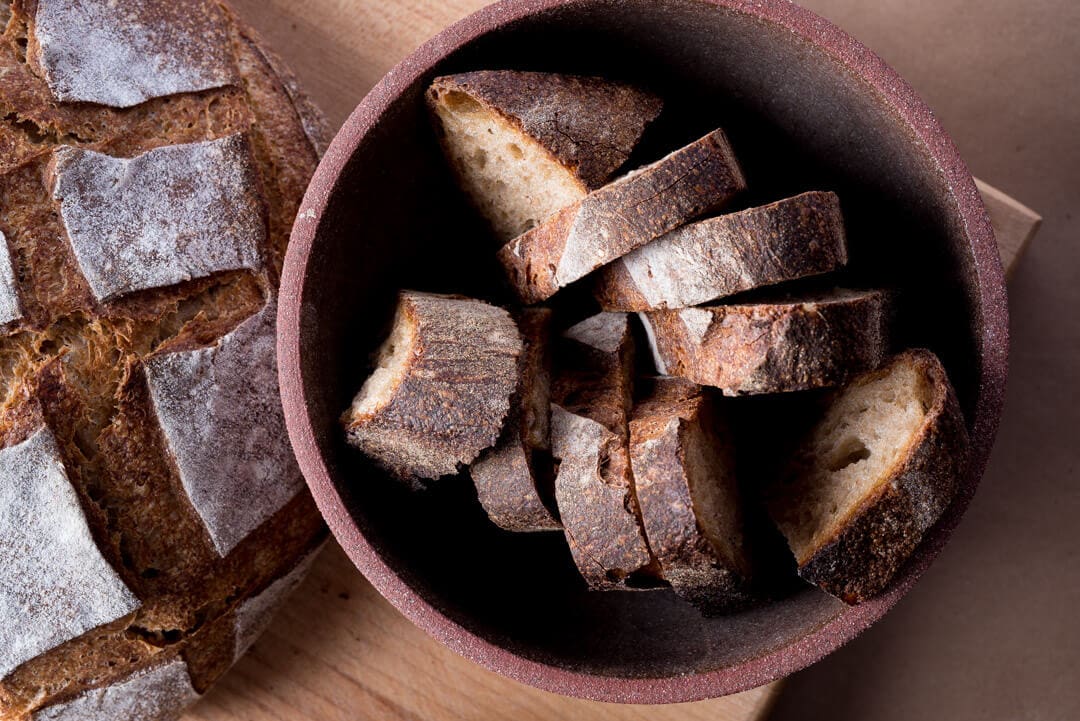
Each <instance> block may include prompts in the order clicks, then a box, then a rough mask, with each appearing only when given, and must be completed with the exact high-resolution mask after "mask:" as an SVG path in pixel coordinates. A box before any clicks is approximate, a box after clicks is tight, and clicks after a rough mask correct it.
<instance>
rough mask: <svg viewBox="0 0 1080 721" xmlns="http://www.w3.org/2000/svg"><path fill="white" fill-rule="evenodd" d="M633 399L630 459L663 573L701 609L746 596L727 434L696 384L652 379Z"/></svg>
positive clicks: (716, 609)
mask: <svg viewBox="0 0 1080 721" xmlns="http://www.w3.org/2000/svg"><path fill="white" fill-rule="evenodd" d="M648 385H649V387H648V389H647V390H646V391H645V394H644V397H643V398H642V400H641V401H639V402H638V403H637V405H635V406H634V412H633V418H632V420H631V421H630V460H631V463H632V466H633V471H634V484H635V488H636V491H637V501H638V506H639V507H640V508H641V519H642V523H643V524H644V526H645V532H646V535H647V536H648V540H649V547H650V548H651V549H652V551H653V553H655V554H656V559H657V561H658V562H659V564H660V569H661V572H662V574H663V577H664V579H665V580H666V581H668V583H670V584H671V587H672V588H673V589H674V590H675V593H676V594H678V595H679V596H680V597H681V598H684V599H686V600H687V601H689V602H690V603H692V604H693V605H694V606H696V607H697V608H698V609H699V610H701V611H702V612H703V613H705V614H707V615H715V614H718V613H722V612H724V611H728V610H733V609H735V608H737V607H739V606H741V605H743V604H745V603H746V601H747V599H748V598H749V594H748V592H747V588H748V587H747V579H748V578H749V576H750V558H749V555H748V553H747V552H746V549H745V547H744V534H743V520H742V511H741V508H740V503H741V501H740V498H739V489H738V485H737V483H736V480H735V460H734V447H733V445H732V439H731V438H730V435H729V433H728V430H727V427H726V424H725V423H724V421H723V420H722V418H721V416H720V413H719V409H718V408H716V405H715V404H714V403H713V402H712V401H711V400H710V398H709V396H708V395H707V394H706V392H705V391H704V390H703V389H702V387H701V386H699V385H697V384H696V383H691V382H689V381H686V380H683V379H681V378H656V379H652V380H651V381H650V382H649V384H648Z"/></svg>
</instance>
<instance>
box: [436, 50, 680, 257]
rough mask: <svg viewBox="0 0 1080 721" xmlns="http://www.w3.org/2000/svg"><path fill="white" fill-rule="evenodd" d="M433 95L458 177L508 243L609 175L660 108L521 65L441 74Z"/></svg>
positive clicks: (600, 84) (619, 88) (596, 81)
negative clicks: (516, 67) (533, 70)
mask: <svg viewBox="0 0 1080 721" xmlns="http://www.w3.org/2000/svg"><path fill="white" fill-rule="evenodd" d="M427 101H428V107H429V108H430V110H431V111H432V113H433V115H434V116H435V118H436V119H437V121H438V127H439V129H440V131H441V132H440V140H441V142H442V145H443V149H444V151H445V152H446V155H447V157H448V158H449V160H450V162H451V165H452V166H453V168H454V170H455V172H456V173H457V176H458V179H459V182H460V183H461V185H462V187H463V188H464V189H465V191H466V192H467V193H468V194H469V196H470V197H471V198H472V200H473V202H474V203H475V204H476V206H477V208H478V209H479V210H480V212H481V213H482V214H483V215H484V216H485V217H486V218H487V219H488V221H489V222H490V223H491V225H492V227H493V228H494V229H495V232H496V234H497V235H498V237H499V239H500V240H501V241H502V242H506V241H508V240H510V239H511V238H514V237H516V236H518V235H520V234H521V233H524V232H525V231H527V230H529V228H531V227H533V226H535V225H537V224H539V223H540V222H542V221H543V220H545V219H546V218H547V217H548V216H550V215H552V214H553V213H555V212H556V211H558V210H560V209H561V208H564V207H566V206H567V205H570V204H572V203H574V202H575V201H577V200H580V199H581V198H583V197H584V196H585V194H586V193H588V192H589V191H590V190H593V189H595V188H598V187H600V186H601V185H603V184H604V183H605V182H607V180H608V179H609V178H610V177H611V175H612V173H614V172H615V171H616V170H618V169H619V168H620V167H621V166H622V165H623V163H625V162H626V159H627V157H628V156H629V155H630V153H631V151H632V150H633V149H634V146H635V145H636V144H637V141H638V139H639V138H640V137H641V134H642V133H643V132H644V131H645V128H646V126H648V124H649V123H651V122H652V121H653V120H654V119H655V118H656V116H657V115H659V113H660V109H661V107H662V105H663V103H662V102H661V101H660V99H659V98H657V97H656V96H654V95H652V94H650V93H647V92H644V91H642V90H638V89H637V88H634V87H631V86H629V85H624V84H622V83H614V82H611V81H609V80H604V79H602V78H588V77H577V76H572V75H559V74H554V73H535V72H522V71H517V70H484V71H478V72H471V73H460V74H458V75H448V76H444V77H440V78H436V79H435V81H434V82H433V83H432V84H431V87H430V88H429V89H428V92H427Z"/></svg>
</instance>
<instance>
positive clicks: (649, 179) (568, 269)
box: [498, 130, 746, 303]
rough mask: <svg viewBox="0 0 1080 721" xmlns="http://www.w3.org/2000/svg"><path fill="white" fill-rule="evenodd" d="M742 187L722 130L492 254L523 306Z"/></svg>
mask: <svg viewBox="0 0 1080 721" xmlns="http://www.w3.org/2000/svg"><path fill="white" fill-rule="evenodd" d="M745 187H746V181H745V180H744V178H743V175H742V171H741V170H740V169H739V165H738V163H737V162H736V160H735V154H734V153H733V152H732V150H731V146H730V145H729V144H728V141H727V138H726V137H725V136H724V133H723V131H722V130H715V131H713V132H712V133H709V134H708V135H706V136H705V137H703V138H701V139H699V140H697V141H695V142H693V143H691V144H690V145H687V146H686V147H684V148H681V149H679V150H677V151H675V152H674V153H672V154H671V155H669V156H667V157H666V158H663V159H661V160H659V161H657V162H655V163H653V164H652V165H649V166H646V167H644V168H641V169H639V170H636V171H634V172H632V173H629V174H627V175H624V176H622V177H621V178H619V179H617V180H615V181H613V182H612V183H611V184H609V185H606V186H604V187H603V188H600V189H599V190H596V191H594V192H592V193H590V194H589V195H587V196H585V198H583V199H582V200H580V201H578V202H577V203H575V204H573V205H571V206H569V207H567V208H564V209H563V210H561V211H559V212H558V213H556V214H555V215H554V216H552V217H551V218H549V219H548V220H546V221H545V222H543V223H542V224H541V225H538V226H537V227H535V228H533V229H532V230H530V231H528V232H526V233H524V234H523V235H520V236H518V237H517V238H515V239H513V240H511V241H510V242H509V243H507V244H506V245H505V246H503V248H502V249H501V250H500V251H499V254H498V257H499V260H500V262H501V263H502V264H503V267H504V268H505V270H506V273H507V276H508V278H509V279H510V282H511V285H512V286H513V287H514V289H515V290H516V291H517V293H518V295H519V297H520V298H521V300H522V302H524V303H537V302H539V301H542V300H544V299H546V298H549V297H551V296H552V295H554V294H555V293H556V292H557V291H558V290H559V289H560V288H562V287H564V286H566V285H569V284H570V283H572V282H574V281H575V280H578V279H579V278H582V277H584V276H585V275H587V274H588V273H590V272H591V271H593V270H595V269H597V268H599V267H600V266H602V265H604V264H606V263H609V262H611V261H613V260H615V259H616V258H619V257H621V256H623V255H625V254H626V253H629V252H630V251H632V250H634V249H635V248H638V247H640V246H642V245H644V244H646V243H648V242H650V241H652V240H654V239H656V238H658V237H660V236H661V235H663V234H664V233H667V232H668V231H671V230H674V229H675V228H677V227H679V226H680V225H683V224H684V223H686V222H687V221H690V220H693V219H694V218H696V217H699V216H701V215H704V214H705V213H708V212H710V211H714V210H717V209H719V208H721V207H722V206H723V205H724V204H725V203H727V202H728V201H729V200H731V198H732V197H734V196H735V195H736V194H737V193H738V192H739V191H741V190H743V189H744V188H745Z"/></svg>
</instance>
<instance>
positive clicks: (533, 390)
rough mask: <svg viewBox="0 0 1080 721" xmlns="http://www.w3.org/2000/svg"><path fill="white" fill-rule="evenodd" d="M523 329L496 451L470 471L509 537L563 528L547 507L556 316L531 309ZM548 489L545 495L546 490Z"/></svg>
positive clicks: (487, 507) (493, 516)
mask: <svg viewBox="0 0 1080 721" xmlns="http://www.w3.org/2000/svg"><path fill="white" fill-rule="evenodd" d="M518 328H519V329H520V331H521V336H522V338H523V340H524V342H525V352H524V353H523V354H522V357H521V364H520V365H521V374H520V379H519V381H518V389H517V392H516V393H515V394H514V397H513V399H511V403H510V414H509V416H508V417H507V420H506V424H505V425H504V426H503V432H502V435H501V436H500V437H499V441H498V443H496V444H495V446H494V447H492V448H489V449H488V450H486V451H484V453H482V454H481V455H480V458H479V459H477V461H476V462H475V463H473V464H472V465H471V466H470V467H469V475H470V476H472V479H473V484H474V485H475V486H476V496H477V498H478V499H479V501H480V505H482V506H483V507H484V510H485V511H486V512H487V515H488V518H490V519H491V521H492V523H494V524H495V525H497V526H499V527H500V528H502V529H505V530H507V531H523V532H527V531H552V530H558V529H560V528H562V525H561V524H560V523H559V521H558V520H556V518H555V516H554V515H553V514H552V512H551V510H550V509H549V508H548V502H547V501H545V498H550V497H551V496H552V494H553V491H552V489H551V488H550V484H551V482H552V479H551V468H550V467H549V466H550V463H548V462H546V461H547V460H550V459H546V458H544V456H545V455H546V454H545V453H544V452H545V451H548V450H550V448H551V428H550V418H551V353H550V350H551V349H550V345H551V344H550V339H551V311H550V310H549V309H547V308H527V309H526V310H524V311H522V313H521V317H520V319H519V320H518ZM542 484H543V485H545V486H548V487H547V488H545V489H544V491H546V493H545V492H542V491H541V485H542Z"/></svg>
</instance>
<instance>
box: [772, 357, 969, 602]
mask: <svg viewBox="0 0 1080 721" xmlns="http://www.w3.org/2000/svg"><path fill="white" fill-rule="evenodd" d="M904 366H906V367H908V368H910V369H913V371H914V374H915V376H916V378H917V379H918V380H917V383H921V384H925V386H924V387H925V388H926V389H927V390H926V391H925V393H926V399H925V400H920V403H921V407H922V410H923V412H924V416H923V418H922V420H921V423H919V425H918V426H917V427H916V428H915V432H914V433H913V434H912V436H911V437H910V438H907V439H902V440H904V441H905V442H906V445H904V446H902V447H901V448H900V450H899V452H898V453H897V456H896V458H895V460H894V461H893V462H892V464H891V465H889V466H888V467H886V468H885V469H884V471H883V472H882V473H881V475H880V476H879V477H877V478H873V479H871V481H872V484H871V485H870V486H869V488H868V492H867V493H866V494H865V495H864V496H863V497H862V498H860V499H858V502H857V503H856V504H855V505H854V506H853V507H851V508H850V509H848V511H847V514H846V515H844V516H842V517H840V518H830V525H829V529H828V531H827V532H826V533H825V535H824V537H823V538H820V539H818V542H817V543H816V548H813V549H812V550H810V551H804V552H803V554H802V557H799V558H797V559H796V560H797V561H798V563H799V575H800V576H802V577H803V578H805V579H806V580H808V581H810V582H811V583H814V584H816V585H817V586H819V587H821V588H822V589H824V590H825V591H828V592H829V593H831V594H833V595H834V596H837V597H838V598H841V599H842V600H844V601H846V602H847V603H858V602H860V601H864V600H866V599H868V598H870V597H872V596H875V595H877V594H878V593H880V592H881V591H882V590H884V589H885V588H886V586H888V584H889V583H890V582H891V581H892V579H893V577H895V575H896V573H897V572H898V571H899V570H900V569H901V568H902V567H903V565H904V563H905V562H906V561H907V559H908V557H909V556H910V555H911V553H912V551H914V550H915V548H916V547H917V546H918V545H919V543H920V542H921V541H922V539H923V536H924V535H925V534H926V532H927V531H928V530H929V529H930V528H931V527H932V526H933V525H934V524H935V523H936V522H937V520H938V519H939V518H940V517H941V515H942V514H943V513H944V512H945V509H946V508H948V506H949V504H950V502H951V501H952V498H953V495H954V493H955V490H956V484H957V481H958V479H959V477H960V474H961V473H962V472H963V471H964V468H965V465H966V460H967V452H968V436H967V429H966V427H965V425H964V418H963V414H962V412H961V411H960V404H959V402H958V401H957V399H956V393H955V391H954V390H953V387H952V384H951V383H950V382H949V378H948V376H947V375H946V373H945V369H944V368H943V367H942V365H941V361H939V360H938V358H937V356H935V355H934V354H933V353H931V352H930V351H928V350H923V349H916V350H909V351H905V352H904V353H901V354H899V355H897V356H895V357H894V358H893V359H892V360H891V361H890V362H889V364H888V365H887V366H886V367H884V368H881V369H879V370H876V371H871V372H869V373H866V374H863V375H862V376H860V377H859V378H856V379H855V380H854V381H852V383H851V384H850V385H849V386H847V387H846V388H844V389H842V390H840V391H838V392H837V394H836V396H835V398H834V400H833V403H834V408H835V407H836V406H838V405H840V404H841V403H843V401H844V400H845V399H846V398H847V397H848V396H850V395H851V394H852V393H856V392H858V391H859V390H860V389H861V388H863V387H865V386H867V385H868V384H871V383H875V382H879V381H881V380H882V379H884V378H887V377H888V376H890V375H891V374H893V373H895V372H897V370H898V369H901V368H902V367H904ZM910 392H911V393H912V394H917V393H918V389H917V388H911V389H910ZM829 415H830V414H827V415H826V418H825V419H824V420H823V421H822V423H823V424H825V423H828V422H829V421H830V420H831V419H830V417H829ZM849 422H851V421H849ZM815 435H817V434H816V433H814V434H812V435H811V440H810V441H809V442H808V443H807V444H806V445H805V446H804V447H803V449H802V450H801V451H800V453H799V455H798V456H797V458H796V461H795V463H794V468H793V469H792V477H793V478H794V482H795V485H794V486H793V487H786V486H785V485H783V484H778V485H777V486H776V487H774V488H773V489H771V490H770V493H769V495H770V498H769V503H768V506H769V511H770V514H771V515H772V516H773V519H774V520H775V521H776V523H777V525H778V526H779V528H780V530H781V531H782V532H783V533H784V535H785V536H787V537H788V538H789V543H791V540H790V539H791V538H792V537H793V536H794V535H795V534H797V533H799V531H800V530H801V529H799V528H798V525H799V520H800V517H801V514H799V513H798V512H797V509H798V507H799V506H800V504H804V503H806V502H807V498H812V493H813V490H814V489H813V488H812V485H811V483H810V482H808V481H809V479H812V477H813V475H814V474H815V473H820V472H821V471H822V470H823V464H825V463H827V459H824V458H822V457H821V456H820V454H816V453H813V452H812V448H813V446H814V443H813V438H814V436H815ZM868 445H869V444H868ZM847 460H849V461H850V460H852V459H851V458H849V459H847ZM827 470H832V468H828V469H827ZM842 511H843V509H842ZM821 530H822V529H815V535H821V533H820V532H821Z"/></svg>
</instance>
